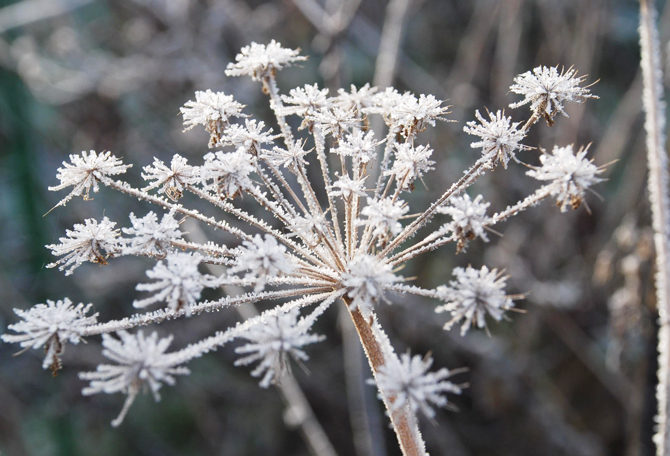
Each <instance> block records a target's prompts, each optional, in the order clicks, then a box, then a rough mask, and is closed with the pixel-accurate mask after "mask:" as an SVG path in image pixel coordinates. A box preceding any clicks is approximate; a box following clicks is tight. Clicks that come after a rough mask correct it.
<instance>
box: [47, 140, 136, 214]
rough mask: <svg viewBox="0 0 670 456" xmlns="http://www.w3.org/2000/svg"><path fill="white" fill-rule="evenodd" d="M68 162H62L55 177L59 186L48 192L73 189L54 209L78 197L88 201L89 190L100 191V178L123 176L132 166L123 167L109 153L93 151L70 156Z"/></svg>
mask: <svg viewBox="0 0 670 456" xmlns="http://www.w3.org/2000/svg"><path fill="white" fill-rule="evenodd" d="M70 162H71V163H67V162H63V167H62V168H58V174H56V177H57V178H58V179H59V180H60V185H56V186H53V187H49V190H51V191H52V192H57V191H60V190H63V189H64V188H67V187H74V188H73V189H72V191H71V192H70V193H69V194H68V195H67V196H66V197H65V198H63V199H62V200H60V201H59V202H58V204H56V206H54V208H56V207H58V206H64V205H65V204H66V203H67V202H68V201H70V200H71V199H72V198H74V197H75V196H79V195H83V197H84V200H85V201H88V200H90V199H91V197H90V192H91V189H93V192H95V193H97V192H98V190H99V189H100V187H99V185H98V183H99V182H100V179H101V178H103V177H108V176H115V175H118V174H123V173H125V172H126V170H127V169H128V168H130V167H132V166H133V165H124V164H123V163H122V162H121V160H120V159H119V158H117V157H115V156H114V155H112V153H111V152H102V153H100V154H98V153H96V152H95V151H94V150H92V151H90V152H88V153H87V152H86V151H82V153H81V155H75V154H71V155H70ZM52 210H53V209H52Z"/></svg>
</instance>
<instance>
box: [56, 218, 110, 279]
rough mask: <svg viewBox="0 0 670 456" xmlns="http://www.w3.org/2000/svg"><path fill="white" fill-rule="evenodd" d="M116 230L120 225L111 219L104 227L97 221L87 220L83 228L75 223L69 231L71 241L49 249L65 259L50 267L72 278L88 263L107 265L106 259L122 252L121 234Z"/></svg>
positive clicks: (67, 232) (64, 241)
mask: <svg viewBox="0 0 670 456" xmlns="http://www.w3.org/2000/svg"><path fill="white" fill-rule="evenodd" d="M115 226H116V223H115V222H112V221H110V220H109V219H108V218H107V217H105V218H103V219H102V221H101V222H100V223H98V221H97V220H95V219H86V220H84V223H83V224H81V223H75V225H74V227H73V229H72V230H65V234H66V235H67V237H62V238H59V239H58V240H59V241H60V244H50V245H47V246H46V247H47V248H48V249H51V253H53V254H54V255H56V256H63V255H64V256H63V258H61V259H60V260H58V261H56V262H54V263H49V264H47V266H46V267H47V268H54V267H56V266H58V269H59V270H60V271H63V270H66V271H65V275H70V274H72V273H73V272H74V270H75V269H77V268H78V267H79V266H81V265H82V264H83V263H85V262H87V261H90V262H91V263H100V264H107V260H106V257H107V256H109V255H112V254H114V253H117V252H118V251H119V242H118V239H117V238H118V236H119V234H120V233H119V230H118V229H117V230H115V229H114V227H115ZM103 252H104V253H103Z"/></svg>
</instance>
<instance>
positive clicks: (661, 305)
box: [640, 0, 670, 456]
mask: <svg viewBox="0 0 670 456" xmlns="http://www.w3.org/2000/svg"><path fill="white" fill-rule="evenodd" d="M640 47H641V48H642V49H641V57H642V59H641V67H642V80H643V84H644V92H643V95H642V101H643V106H644V111H645V117H646V118H645V129H646V130H647V154H648V159H649V198H650V200H651V212H652V227H653V229H654V244H655V246H656V277H655V281H656V302H657V307H658V316H659V325H660V328H659V331H658V386H657V388H656V398H657V400H658V414H657V416H656V421H657V423H658V425H657V426H658V428H657V430H656V434H655V435H654V443H655V444H656V454H657V455H658V456H668V455H670V438H669V434H670V433H669V432H668V413H669V411H670V410H669V409H668V408H669V407H670V400H669V398H668V394H669V393H670V321H669V319H670V271H669V269H670V268H669V267H668V266H669V265H668V259H669V258H670V237H669V236H668V234H669V233H668V230H669V229H670V228H669V227H670V200H669V198H668V183H669V182H670V179H669V178H668V156H667V152H666V151H665V103H664V102H663V101H662V100H663V84H662V81H663V74H662V71H661V61H660V50H659V40H658V29H657V27H656V10H655V8H654V5H653V3H652V2H651V1H648V0H640Z"/></svg>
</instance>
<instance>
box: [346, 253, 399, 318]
mask: <svg viewBox="0 0 670 456" xmlns="http://www.w3.org/2000/svg"><path fill="white" fill-rule="evenodd" d="M347 266H348V267H347V270H346V271H345V272H343V273H342V282H341V283H342V286H343V287H344V288H345V289H346V290H347V296H349V298H351V300H352V301H351V304H350V305H349V307H350V308H351V309H360V311H361V312H362V313H363V315H364V316H367V315H369V314H370V313H371V311H372V307H373V305H375V304H377V303H378V302H379V301H381V300H383V299H384V289H385V288H386V286H387V285H391V284H393V283H395V282H397V281H398V280H399V277H396V276H395V275H394V274H393V269H392V268H391V266H390V265H389V264H387V263H385V262H383V261H381V260H379V259H378V258H377V257H375V256H373V255H368V254H359V255H357V256H356V257H354V258H353V259H352V260H351V262H350V263H349V264H348V265H347Z"/></svg>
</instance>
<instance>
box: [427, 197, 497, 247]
mask: <svg viewBox="0 0 670 456" xmlns="http://www.w3.org/2000/svg"><path fill="white" fill-rule="evenodd" d="M488 207H489V203H486V202H484V197H483V196H482V195H477V197H476V198H475V199H474V200H471V199H470V195H468V194H467V193H466V194H464V195H463V196H455V197H453V198H450V199H449V201H448V202H447V204H446V205H445V206H442V207H440V208H439V209H438V212H440V213H442V214H447V215H450V216H451V218H452V221H451V222H450V223H448V224H447V225H446V227H445V228H446V229H447V230H448V231H450V232H451V233H453V236H454V238H455V239H456V240H457V241H458V251H459V252H460V251H463V250H465V248H466V247H467V245H468V241H471V240H473V239H475V238H477V237H480V238H481V239H482V240H483V241H484V242H488V240H489V239H488V237H487V236H486V227H487V226H488V225H490V224H491V217H489V216H487V215H486V209H487V208H488Z"/></svg>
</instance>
